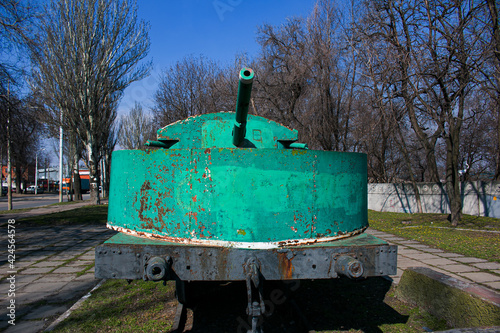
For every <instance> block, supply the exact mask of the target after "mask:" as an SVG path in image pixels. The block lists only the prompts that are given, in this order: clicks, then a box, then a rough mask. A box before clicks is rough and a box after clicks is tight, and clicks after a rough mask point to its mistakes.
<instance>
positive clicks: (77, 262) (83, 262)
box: [65, 260, 95, 266]
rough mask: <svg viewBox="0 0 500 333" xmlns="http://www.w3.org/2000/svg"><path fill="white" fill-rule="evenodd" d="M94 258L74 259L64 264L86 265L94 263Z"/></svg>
mask: <svg viewBox="0 0 500 333" xmlns="http://www.w3.org/2000/svg"><path fill="white" fill-rule="evenodd" d="M94 262H95V261H94V260H75V261H71V262H69V263H67V264H66V265H65V266H88V265H92V264H94Z"/></svg>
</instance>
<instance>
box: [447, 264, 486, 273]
mask: <svg viewBox="0 0 500 333" xmlns="http://www.w3.org/2000/svg"><path fill="white" fill-rule="evenodd" d="M441 268H442V269H444V270H446V271H448V272H452V273H465V272H479V268H476V267H472V266H469V265H463V264H453V265H445V266H441Z"/></svg>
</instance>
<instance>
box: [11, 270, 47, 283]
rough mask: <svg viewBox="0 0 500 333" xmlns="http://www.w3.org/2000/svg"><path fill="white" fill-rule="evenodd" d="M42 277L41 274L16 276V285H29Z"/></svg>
mask: <svg viewBox="0 0 500 333" xmlns="http://www.w3.org/2000/svg"><path fill="white" fill-rule="evenodd" d="M42 276H43V274H32V275H26V274H23V273H21V274H17V275H16V285H18V284H19V283H31V282H33V281H35V280H36V279H39V278H41V277H42Z"/></svg>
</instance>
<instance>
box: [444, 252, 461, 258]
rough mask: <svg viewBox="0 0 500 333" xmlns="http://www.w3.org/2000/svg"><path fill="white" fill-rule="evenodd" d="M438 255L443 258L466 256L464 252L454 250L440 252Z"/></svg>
mask: <svg viewBox="0 0 500 333" xmlns="http://www.w3.org/2000/svg"><path fill="white" fill-rule="evenodd" d="M438 256H440V257H443V258H463V257H465V256H464V255H463V254H458V253H453V252H444V251H443V253H439V254H438Z"/></svg>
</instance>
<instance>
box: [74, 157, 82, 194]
mask: <svg viewBox="0 0 500 333" xmlns="http://www.w3.org/2000/svg"><path fill="white" fill-rule="evenodd" d="M78 161H79V156H78V154H74V155H73V163H72V164H73V168H72V169H73V177H72V182H73V190H74V193H75V201H80V200H82V199H83V198H82V183H81V180H80V168H79V166H78Z"/></svg>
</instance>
